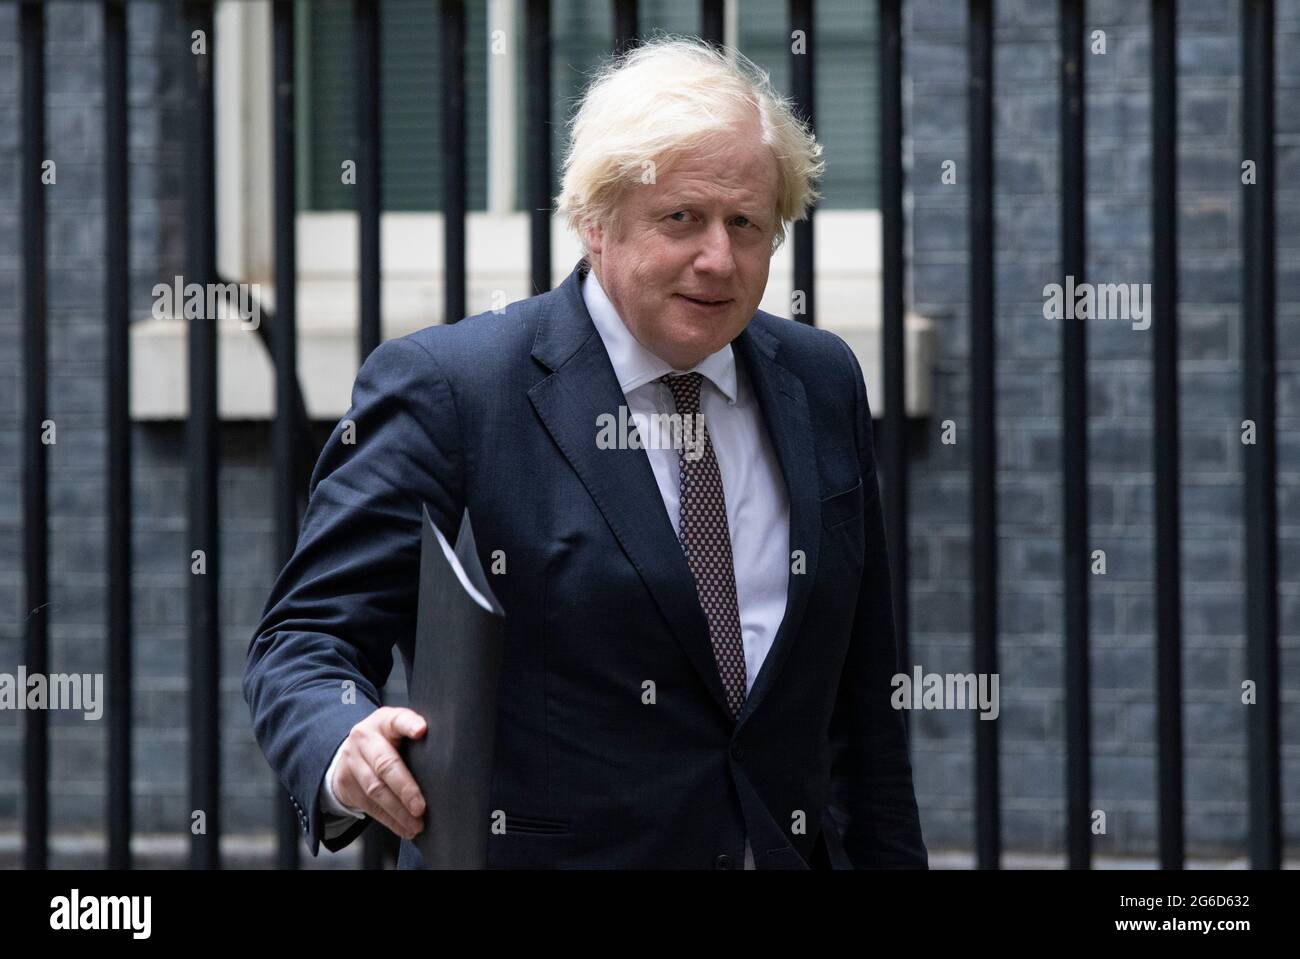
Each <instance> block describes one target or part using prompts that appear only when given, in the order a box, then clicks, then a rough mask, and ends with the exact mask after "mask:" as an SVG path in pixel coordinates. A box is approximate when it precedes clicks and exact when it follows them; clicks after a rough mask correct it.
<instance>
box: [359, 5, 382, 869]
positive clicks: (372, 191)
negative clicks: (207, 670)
mask: <svg viewBox="0 0 1300 959" xmlns="http://www.w3.org/2000/svg"><path fill="white" fill-rule="evenodd" d="M380 14H381V11H380V7H379V0H353V4H352V21H353V58H354V63H355V69H356V99H355V100H354V101H353V108H354V110H355V112H356V116H355V118H354V121H355V124H356V137H357V141H356V142H357V185H358V186H359V187H360V191H361V192H360V193H359V194H358V196H357V237H358V242H359V250H358V258H357V272H358V276H357V280H358V289H359V292H360V301H359V303H358V310H359V317H360V320H359V322H358V324H357V332H358V337H359V340H358V350H359V352H358V357H357V360H358V363H359V364H360V363H364V362H365V361H366V357H368V356H369V355H370V354H371V353H372V352H374V350H375V349H376V347H378V346H379V344H380V343H381V342H382V341H383V337H384V334H383V318H382V308H383V299H382V297H383V273H382V262H381V260H382V247H381V240H380V224H381V221H382V218H383V189H384V168H383V125H382V121H383V89H382V87H383V77H382V75H381V69H380V63H381V61H380V56H381V53H382V40H383V33H382V31H383V24H382V19H381V16H380ZM383 695H384V690H383V689H381V690H379V696H380V705H383ZM390 836H391V834H390V833H389V832H388V831H387V830H383V829H379V828H375V829H370V830H367V831H366V833H365V835H364V837H363V840H362V845H361V861H362V866H363V868H365V869H382V868H383V867H384V857H385V854H386V850H387V849H388V847H390V846H391V845H392V843H391V839H390Z"/></svg>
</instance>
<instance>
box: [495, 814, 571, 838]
mask: <svg viewBox="0 0 1300 959" xmlns="http://www.w3.org/2000/svg"><path fill="white" fill-rule="evenodd" d="M568 831H569V821H568V820H567V819H548V818H546V817H543V816H514V815H511V814H510V813H509V812H507V813H506V831H505V834H506V835H507V836H509V835H510V834H511V833H519V834H526V835H530V836H539V835H540V836H558V835H563V834H564V833H567V832H568Z"/></svg>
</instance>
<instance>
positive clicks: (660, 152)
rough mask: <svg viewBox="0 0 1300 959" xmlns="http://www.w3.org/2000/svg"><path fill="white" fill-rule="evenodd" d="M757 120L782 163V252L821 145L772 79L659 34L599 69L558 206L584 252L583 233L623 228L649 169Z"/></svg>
mask: <svg viewBox="0 0 1300 959" xmlns="http://www.w3.org/2000/svg"><path fill="white" fill-rule="evenodd" d="M755 118H756V119H757V120H758V123H759V127H760V129H761V131H762V133H761V137H762V142H763V143H764V144H765V145H767V146H769V147H770V148H771V149H772V154H773V156H774V157H775V158H776V162H777V195H776V210H775V215H776V216H775V219H776V231H775V235H774V237H773V243H772V251H773V252H775V251H776V250H777V249H778V248H779V247H780V246H781V244H782V243H783V242H784V241H785V233H786V224H787V223H789V222H792V221H794V220H802V219H804V218H805V217H806V216H807V215H808V210H809V208H810V207H812V205H813V204H814V203H816V201H817V200H818V199H819V198H820V194H819V193H818V192H817V190H816V189H815V185H814V184H815V181H816V180H817V179H818V178H819V177H820V176H821V175H822V172H823V171H824V169H825V163H824V162H823V161H822V159H821V155H822V147H821V144H819V143H818V142H817V140H816V138H815V137H814V136H813V133H812V131H811V129H810V128H809V127H808V125H807V124H806V123H805V122H804V121H802V120H800V119H799V118H798V117H797V116H796V115H795V112H794V109H793V103H792V101H791V100H790V99H789V98H788V97H785V96H782V95H781V94H780V93H778V92H777V91H776V89H775V88H774V87H773V86H772V81H771V78H770V77H769V76H768V74H767V72H766V71H764V70H762V69H760V68H759V67H758V66H757V65H756V64H754V62H753V61H751V60H750V59H748V58H747V57H745V56H744V54H741V53H739V52H738V51H736V50H734V49H731V48H717V47H714V46H712V45H710V44H708V43H706V42H704V41H702V40H697V39H694V38H688V37H681V36H673V35H668V34H663V35H658V36H655V37H652V38H651V39H649V40H647V41H646V42H645V43H643V44H640V45H638V46H634V47H632V48H631V49H630V50H628V51H627V52H626V53H624V54H623V55H622V56H619V57H615V58H613V59H610V60H607V61H605V62H604V63H603V64H602V65H601V66H600V67H599V68H598V69H597V71H596V73H595V75H594V76H593V78H592V80H591V83H590V84H589V85H588V87H587V90H586V92H585V93H584V94H583V97H582V101H581V105H580V106H579V108H578V110H577V111H576V112H575V113H574V115H573V118H572V120H571V121H570V124H569V145H568V149H567V150H566V152H565V156H564V181H563V184H562V187H561V192H560V195H559V196H558V197H556V198H555V203H556V208H557V210H559V211H560V212H561V213H562V214H564V216H565V217H566V219H567V221H568V224H569V227H570V229H572V230H574V232H576V233H577V234H578V237H579V239H580V240H581V242H582V244H583V247H584V249H585V248H586V237H585V236H584V231H585V229H586V228H587V227H588V226H595V225H598V224H610V225H612V224H615V223H616V222H617V219H618V208H619V205H620V201H621V200H622V198H623V193H624V190H625V189H626V188H627V187H628V186H629V185H630V184H632V183H635V182H637V180H638V179H639V178H641V177H642V175H643V174H644V172H645V169H646V165H647V163H651V162H652V163H654V164H655V165H656V166H663V165H665V164H667V163H669V162H671V160H672V159H673V158H674V157H675V156H676V155H678V154H680V153H682V152H685V151H686V150H689V149H692V148H693V147H696V146H698V145H700V144H701V143H703V142H704V141H706V140H708V139H709V138H710V137H711V136H714V135H716V134H718V133H720V132H724V131H727V130H731V129H734V128H735V127H736V126H738V125H741V124H744V123H745V122H747V121H748V122H752V121H753V120H754V119H755Z"/></svg>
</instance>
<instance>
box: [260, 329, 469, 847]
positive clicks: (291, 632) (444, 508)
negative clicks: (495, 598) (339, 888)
mask: <svg viewBox="0 0 1300 959" xmlns="http://www.w3.org/2000/svg"><path fill="white" fill-rule="evenodd" d="M459 430H460V427H459V424H458V421H457V417H456V409H455V401H454V399H453V396H452V392H451V386H450V384H449V383H448V381H447V379H446V378H445V377H444V376H443V375H442V374H441V371H440V370H439V368H438V366H437V364H436V362H435V360H434V358H433V356H432V355H431V354H430V353H429V351H428V350H426V349H425V348H424V347H423V346H421V345H420V344H419V343H417V342H415V341H414V340H413V339H411V338H409V337H406V338H402V339H398V340H390V341H388V342H386V343H383V344H382V345H381V346H380V347H379V348H378V349H376V350H375V351H374V352H373V353H372V354H371V355H370V356H369V357H368V358H367V359H366V361H365V363H364V364H363V365H362V367H361V369H360V371H359V372H358V373H357V378H356V381H355V383H354V385H353V390H352V406H351V408H350V409H349V410H348V412H347V414H345V416H344V418H343V419H342V420H340V421H339V423H338V425H337V426H336V427H335V428H334V431H333V433H332V434H331V435H330V437H329V440H328V441H327V442H326V444H325V448H324V450H323V451H322V453H321V455H320V459H319V460H318V462H317V464H316V467H315V470H314V471H313V473H312V477H311V486H310V490H309V497H308V505H307V511H306V515H305V516H304V518H303V522H302V529H301V532H300V534H299V538H298V544H297V548H296V549H295V551H294V554H293V556H292V557H291V558H290V559H289V562H288V563H287V564H286V565H285V567H284V569H283V570H282V571H281V573H280V576H279V577H278V578H277V580H276V582H275V585H274V587H273V588H272V591H271V595H270V597H269V598H268V600H267V604H266V609H265V612H264V614H263V617H262V621H261V623H260V624H259V625H258V627H257V631H256V633H255V634H254V636H253V639H252V642H251V644H250V645H249V650H248V659H247V663H246V666H245V671H244V698H245V699H246V700H247V702H248V705H249V708H250V710H251V712H252V720H253V732H254V735H255V736H256V738H257V742H258V744H259V745H260V746H261V748H262V751H263V753H265V754H266V758H267V760H268V761H269V762H270V764H271V767H272V768H273V769H274V770H275V771H276V773H277V774H278V775H279V777H280V780H281V781H282V782H283V783H284V786H285V788H286V789H287V790H288V791H289V794H290V796H291V797H292V802H293V805H294V808H295V810H296V811H297V814H298V821H299V825H300V826H301V827H302V829H303V831H304V833H306V836H307V843H308V847H309V849H310V850H311V853H312V855H313V856H314V855H317V854H318V850H319V846H320V844H321V843H322V842H323V843H324V845H325V847H326V848H327V849H329V850H331V851H334V850H337V849H341V848H343V847H344V846H346V845H347V844H348V843H350V842H351V841H352V840H353V839H355V838H356V836H357V835H358V834H360V833H361V831H362V830H363V829H364V828H365V826H366V825H367V824H368V823H369V821H370V820H369V818H367V819H361V820H358V821H357V824H356V825H355V826H353V827H351V828H350V829H348V830H347V831H346V832H344V833H343V834H342V835H339V836H337V837H334V838H330V839H327V838H326V837H325V832H324V826H325V824H324V821H323V819H322V810H321V806H320V791H321V784H322V781H323V779H324V775H325V771H326V769H327V768H328V766H329V764H330V761H331V759H332V758H333V755H334V753H335V751H336V750H337V749H338V747H339V745H340V744H341V743H342V742H343V740H344V739H346V738H347V735H348V733H349V731H350V730H351V729H352V727H353V726H354V725H355V724H356V723H357V722H359V721H360V720H362V719H364V718H365V717H366V716H368V715H369V714H370V713H371V712H373V711H374V710H375V709H376V708H378V705H377V704H378V703H379V701H380V698H379V690H380V688H382V686H383V685H384V683H385V682H386V681H387V679H388V675H389V673H390V672H391V670H392V666H393V646H394V644H395V643H397V642H398V641H399V640H404V639H408V638H410V637H412V636H413V634H414V629H415V610H416V593H417V583H418V577H419V563H420V542H421V533H420V522H421V519H422V512H421V510H422V506H423V505H425V504H427V505H428V508H429V514H430V516H431V517H432V518H433V521H434V522H435V523H437V524H438V527H439V528H440V529H441V530H442V531H443V533H444V535H447V534H450V535H453V536H454V534H455V528H456V522H458V520H459V516H460V512H461V509H462V508H463V505H464V476H463V472H462V471H463V449H462V446H461V441H460V432H459Z"/></svg>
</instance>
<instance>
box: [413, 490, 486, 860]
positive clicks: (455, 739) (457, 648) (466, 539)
mask: <svg viewBox="0 0 1300 959" xmlns="http://www.w3.org/2000/svg"><path fill="white" fill-rule="evenodd" d="M423 525H424V535H423V545H422V547H421V552H420V599H419V606H418V609H417V613H416V627H415V629H416V636H415V656H414V661H413V663H412V675H411V677H410V680H409V682H408V685H407V690H408V695H409V702H410V708H411V709H413V710H415V711H416V712H417V713H419V714H420V715H421V716H423V717H424V718H425V720H426V722H427V723H428V729H427V730H426V731H425V734H424V736H423V737H421V738H420V739H404V740H403V741H402V745H403V756H404V759H405V762H406V765H407V767H408V768H410V770H411V773H412V775H414V777H415V781H416V783H417V784H418V785H419V787H420V791H421V792H422V793H423V794H424V801H425V813H424V831H423V832H421V833H420V834H419V835H418V836H416V837H415V840H414V841H415V845H416V848H418V849H419V851H420V855H421V857H423V859H424V865H425V867H427V868H430V869H485V868H487V841H488V833H489V830H490V827H491V809H490V803H491V800H490V796H489V793H490V789H491V785H492V751H493V742H494V738H495V735H496V718H497V684H498V680H499V677H500V672H501V648H502V645H503V643H504V638H505V613H504V611H503V610H502V608H501V604H500V603H499V602H497V598H496V596H495V595H493V593H492V589H491V588H490V587H489V586H488V582H487V576H486V575H485V573H484V571H483V568H482V566H481V565H480V564H479V560H478V552H477V550H476V548H475V546H474V531H473V529H472V527H471V526H470V521H469V513H468V512H466V513H465V514H464V515H463V517H462V519H461V524H460V532H459V534H458V535H457V537H456V546H455V548H454V549H453V548H452V547H451V546H450V545H449V544H448V543H447V540H446V538H445V537H443V535H442V533H441V532H440V531H439V530H438V528H437V527H436V526H435V525H434V524H433V521H432V520H431V519H430V518H429V510H428V507H427V506H426V507H425V508H424V523H423Z"/></svg>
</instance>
